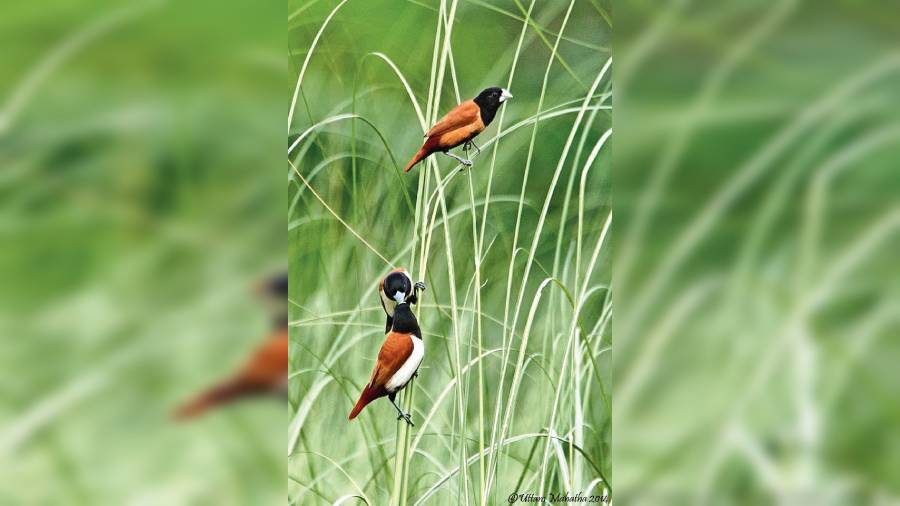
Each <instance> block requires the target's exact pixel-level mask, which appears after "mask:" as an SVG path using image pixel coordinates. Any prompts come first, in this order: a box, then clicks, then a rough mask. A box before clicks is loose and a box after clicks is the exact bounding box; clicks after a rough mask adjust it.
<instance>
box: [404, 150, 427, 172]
mask: <svg viewBox="0 0 900 506" xmlns="http://www.w3.org/2000/svg"><path fill="white" fill-rule="evenodd" d="M428 155H429V153H428V150H426V149H425V148H424V147H423V148H422V149H420V150H419V152H418V153H416V156H414V157H412V160H410V161H409V163H407V164H406V168H405V169H403V172H409V170H410V169H412V168H413V165H415V164H417V163H419V162H421V161H422V159H423V158H425V157H426V156H428Z"/></svg>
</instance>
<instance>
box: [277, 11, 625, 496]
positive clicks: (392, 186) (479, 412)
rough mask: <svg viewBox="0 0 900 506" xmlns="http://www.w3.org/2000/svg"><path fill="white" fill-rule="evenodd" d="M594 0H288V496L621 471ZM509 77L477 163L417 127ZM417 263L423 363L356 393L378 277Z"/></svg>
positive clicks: (498, 483)
mask: <svg viewBox="0 0 900 506" xmlns="http://www.w3.org/2000/svg"><path fill="white" fill-rule="evenodd" d="M609 13H610V10H609V4H608V2H604V1H599V0H598V1H595V0H575V1H572V2H568V1H560V2H541V1H537V2H532V1H528V0H512V1H475V0H466V1H426V2H418V1H416V2H413V1H409V2H397V1H386V0H379V1H365V2H363V1H352V0H351V1H348V2H336V1H308V2H300V1H291V2H289V9H288V38H289V51H290V60H289V61H290V69H289V70H290V75H291V78H290V79H289V89H288V96H289V97H290V100H291V104H292V106H293V107H292V109H291V112H290V119H289V138H288V140H289V144H290V146H291V149H290V150H289V152H288V160H289V163H288V165H287V176H288V185H289V186H288V187H289V190H288V200H289V202H288V206H289V207H288V251H289V271H290V295H291V297H290V298H291V306H290V307H291V309H290V320H291V329H290V338H291V350H290V354H291V357H290V367H291V382H290V393H289V402H290V408H289V411H290V421H289V428H288V454H289V456H288V475H289V476H288V477H289V484H288V496H289V500H290V502H291V504H298V505H299V504H302V505H307V504H332V503H347V504H354V503H363V502H365V503H368V504H372V505H379V506H380V505H384V504H409V505H414V504H425V503H427V504H452V505H458V504H500V503H504V502H505V501H506V498H507V496H509V494H511V493H513V492H522V493H529V492H531V493H535V494H538V493H541V492H543V493H544V494H549V493H556V494H564V493H569V494H570V495H574V494H575V493H578V492H583V493H584V494H596V495H600V494H603V492H604V490H606V491H607V492H611V491H612V489H613V486H612V465H611V459H610V441H611V433H612V426H611V413H610V405H611V402H612V396H613V395H612V388H611V380H610V378H611V367H610V365H611V353H610V349H611V346H612V334H611V309H612V303H611V291H610V287H609V283H610V272H611V266H610V264H611V241H610V234H609V231H610V230H611V222H612V215H611V200H610V169H611V165H610V161H611V156H610V152H611V150H610V142H608V141H609V140H610V139H611V138H610V133H611V130H610V128H611V107H612V93H611V86H610V82H611V65H610V64H611V52H610V34H611V30H612V27H611V24H610V17H609ZM495 85H496V86H502V87H505V88H508V89H509V90H510V91H511V92H512V94H513V95H514V97H515V98H513V99H512V100H510V101H509V102H507V104H506V105H505V106H504V107H503V109H501V112H500V113H498V116H497V118H496V119H495V121H494V123H493V124H492V125H491V126H490V127H489V128H488V129H487V130H486V131H485V132H484V133H482V134H481V136H480V137H479V138H478V141H479V145H480V146H481V148H482V152H481V154H480V155H479V156H477V157H476V158H475V159H474V160H475V166H474V167H473V168H472V169H471V170H466V171H460V170H459V169H460V166H459V165H458V164H456V163H455V162H453V160H451V159H450V158H448V157H444V156H436V157H433V160H432V161H429V162H428V163H427V164H426V163H423V164H420V165H418V166H416V167H415V168H414V169H413V171H412V172H410V173H409V174H403V173H402V168H403V166H404V165H405V164H406V161H407V160H408V159H409V158H410V157H411V156H412V155H413V153H415V151H416V150H417V149H418V147H419V145H420V143H421V142H422V133H423V132H424V131H426V130H427V129H428V126H429V125H430V124H433V123H434V122H435V120H436V119H437V118H440V117H441V116H442V115H443V114H444V113H445V112H446V111H448V110H449V109H450V108H451V107H452V106H454V105H455V104H457V103H458V102H460V101H462V100H465V99H469V98H472V97H474V96H475V95H476V94H477V93H478V92H479V91H480V90H481V89H483V88H485V87H488V86H495ZM394 266H403V267H406V268H407V269H408V270H410V272H411V273H412V275H413V277H414V278H415V279H417V280H418V279H422V280H424V281H425V282H426V283H427V284H428V289H427V291H426V292H425V293H424V294H423V296H422V297H421V298H420V303H419V305H418V307H417V308H416V309H415V311H416V313H417V315H418V318H419V323H420V326H421V328H422V333H423V335H424V342H425V348H426V356H425V360H424V362H423V364H422V366H421V369H420V371H419V377H418V378H417V379H416V380H414V382H412V383H411V385H410V387H409V388H407V389H406V390H405V391H404V393H403V394H402V395H401V397H400V402H401V403H402V405H404V406H405V408H406V409H408V410H409V411H411V413H412V418H413V421H414V422H415V424H416V425H415V427H413V428H407V427H406V425H405V424H401V423H399V422H397V421H396V420H395V418H396V413H395V411H394V409H393V407H391V406H390V404H389V403H388V402H387V401H386V400H379V401H376V402H374V403H373V404H371V405H370V406H369V407H367V408H366V409H365V410H364V411H363V413H362V414H361V415H360V417H359V418H357V419H356V420H354V421H352V422H349V421H348V420H347V415H348V413H349V411H350V409H351V408H352V406H353V404H354V402H355V400H356V397H357V396H358V395H359V392H360V391H361V388H362V386H363V385H364V384H365V383H366V382H367V381H368V379H369V375H370V373H371V370H372V367H373V365H374V362H375V358H376V356H377V354H378V350H379V348H380V346H381V343H382V339H383V335H384V315H383V312H382V309H381V306H380V304H379V302H378V295H377V283H378V280H379V279H380V278H381V277H382V276H383V275H384V274H385V273H386V272H387V271H388V270H390V269H391V268H392V267H394Z"/></svg>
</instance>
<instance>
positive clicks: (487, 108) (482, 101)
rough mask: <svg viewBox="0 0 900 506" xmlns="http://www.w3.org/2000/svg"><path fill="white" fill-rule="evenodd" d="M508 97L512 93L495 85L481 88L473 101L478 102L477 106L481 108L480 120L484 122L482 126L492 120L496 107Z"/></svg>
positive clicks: (510, 96)
mask: <svg viewBox="0 0 900 506" xmlns="http://www.w3.org/2000/svg"><path fill="white" fill-rule="evenodd" d="M510 98H512V95H510V93H509V92H508V91H506V90H504V89H503V88H498V87H496V86H495V87H493V88H487V89H485V90H482V92H481V93H479V94H478V96H477V97H475V99H474V102H475V103H476V104H478V108H479V109H481V121H482V123H484V126H488V125H489V124H490V123H491V121H493V120H494V115H496V114H497V109H499V108H500V106H501V105H503V102H506V101H507V100H509V99H510Z"/></svg>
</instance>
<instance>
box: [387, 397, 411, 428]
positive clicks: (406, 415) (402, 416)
mask: <svg viewBox="0 0 900 506" xmlns="http://www.w3.org/2000/svg"><path fill="white" fill-rule="evenodd" d="M388 400H389V401H391V404H393V405H394V408H396V409H397V413H399V415H397V420H401V419H402V420H405V421H406V423H408V424H409V425H410V426H411V427H415V426H416V425H415V424H414V423H412V419H410V417H409V413H404V412H403V410H402V409H400V406H398V405H397V403H396V402H394V396H393V395H389V396H388Z"/></svg>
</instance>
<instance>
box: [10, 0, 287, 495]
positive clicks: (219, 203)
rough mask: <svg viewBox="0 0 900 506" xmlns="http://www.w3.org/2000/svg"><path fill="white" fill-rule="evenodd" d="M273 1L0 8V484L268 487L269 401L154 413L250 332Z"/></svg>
mask: <svg viewBox="0 0 900 506" xmlns="http://www.w3.org/2000/svg"><path fill="white" fill-rule="evenodd" d="M283 16H284V6H283V4H282V5H281V6H279V5H277V3H272V2H263V3H257V2H237V3H235V2H228V3H227V5H226V4H223V3H221V2H211V1H200V2H150V3H147V2H134V3H127V4H124V3H122V2H112V1H97V2H70V1H56V0H52V1H49V2H8V3H6V4H4V6H3V15H2V16H0V69H2V70H0V244H2V246H0V280H2V281H0V335H2V337H3V353H2V354H0V504H85V505H88V504H90V505H94V504H223V505H224V504H273V503H278V502H280V501H283V500H284V495H285V481H284V480H285V478H284V471H285V464H284V454H283V450H282V449H283V447H284V446H283V445H284V428H285V426H286V423H287V419H286V415H285V410H284V407H283V406H284V405H283V404H282V403H280V402H278V401H271V402H270V401H258V402H256V401H254V402H247V403H245V404H242V405H237V406H235V407H234V408H231V409H228V410H225V411H223V412H221V413H215V414H211V415H210V416H208V417H205V418H202V419H199V420H197V421H196V422H191V423H188V424H182V425H178V424H175V423H173V422H172V421H171V420H170V419H169V415H170V411H171V410H172V409H173V408H174V407H175V406H176V405H177V404H178V403H180V402H181V401H183V400H185V399H186V398H187V397H189V396H191V395H193V394H195V393H196V392H197V391H198V390H200V389H202V388H204V387H206V386H208V385H209V384H210V383H212V382H214V381H215V380H217V379H220V378H221V377H222V376H224V375H226V374H228V373H229V372H230V371H231V370H232V369H234V367H236V366H237V365H238V364H240V363H241V362H242V360H243V359H244V357H245V355H246V353H247V352H248V350H251V349H253V348H254V347H255V346H256V345H257V344H258V343H260V342H261V339H262V338H263V336H264V333H265V332H267V331H268V328H269V321H270V315H269V313H268V310H267V308H266V307H264V306H263V305H261V304H260V303H259V302H258V301H257V300H256V299H255V298H254V295H253V289H252V285H253V283H255V282H256V281H257V280H258V279H259V278H260V277H262V276H265V275H268V274H270V273H272V272H273V271H277V270H280V269H283V268H284V266H285V254H286V242H285V235H284V226H285V221H284V209H285V206H286V198H285V191H284V186H283V185H284V180H283V178H282V176H280V175H279V172H278V169H276V167H277V166H278V165H280V163H279V164H278V165H276V161H277V160H278V155H277V153H278V152H280V150H281V149H282V146H283V137H282V135H283V134H282V130H281V129H282V128H283V124H284V123H283V121H284V95H283V91H282V89H283V88H282V86H283V85H284V82H285V79H286V73H285V69H286V67H285V60H284V47H285V42H286V40H285V39H286V35H285V32H284V28H283V27H284V18H283Z"/></svg>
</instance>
